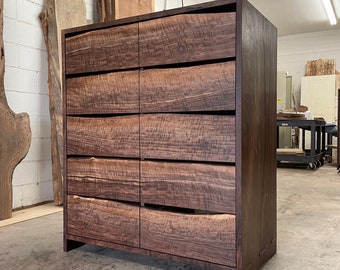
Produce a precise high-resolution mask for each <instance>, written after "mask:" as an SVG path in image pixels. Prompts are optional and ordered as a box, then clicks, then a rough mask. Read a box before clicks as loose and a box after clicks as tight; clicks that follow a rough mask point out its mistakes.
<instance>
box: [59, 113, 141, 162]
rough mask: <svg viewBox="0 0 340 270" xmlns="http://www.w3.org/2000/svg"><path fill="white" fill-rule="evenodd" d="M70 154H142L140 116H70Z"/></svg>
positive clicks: (68, 121) (68, 127)
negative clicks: (140, 147) (140, 149)
mask: <svg viewBox="0 0 340 270" xmlns="http://www.w3.org/2000/svg"><path fill="white" fill-rule="evenodd" d="M66 150H67V154H68V155H86V156H111V157H134V158H138V157H139V116H138V115H132V116H117V117H107V118H88V117H72V116H69V117H67V149H66Z"/></svg>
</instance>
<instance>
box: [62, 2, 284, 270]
mask: <svg viewBox="0 0 340 270" xmlns="http://www.w3.org/2000/svg"><path fill="white" fill-rule="evenodd" d="M276 39H277V37H276V28H275V27H273V25H272V24H271V23H270V22H268V21H267V20H266V19H265V18H264V17H263V16H262V15H261V14H260V13H259V12H258V11H257V10H256V9H255V8H254V7H253V6H252V5H250V4H249V3H248V2H247V1H238V0H237V1H235V0H233V1H232V0H223V1H222V0H220V1H214V2H209V3H205V4H200V5H195V6H190V7H185V8H180V9H174V10H169V11H164V12H159V13H153V14H148V15H143V16H138V17H133V18H128V19H121V20H117V21H112V22H109V23H100V24H95V25H91V26H85V27H78V28H73V29H68V30H65V31H64V32H63V50H64V51H63V68H64V72H63V76H64V78H63V80H64V96H63V98H64V99H63V103H64V119H63V120H64V161H65V163H64V179H65V202H64V210H65V211H64V222H65V223H64V226H65V229H64V239H65V242H64V244H65V245H64V248H65V251H68V250H71V249H73V248H76V247H78V246H80V245H81V244H83V243H90V244H95V245H100V246H105V247H110V248H114V249H119V250H125V251H129V252H134V253H140V254H144V255H150V256H154V257H158V258H163V259H168V260H173V261H177V262H183V263H187V264H193V265H198V266H201V267H203V268H205V269H225V270H226V269H247V270H250V269H259V267H260V266H261V265H262V264H263V263H264V262H266V261H267V260H268V259H269V258H270V257H272V256H273V255H274V254H275V252H276Z"/></svg>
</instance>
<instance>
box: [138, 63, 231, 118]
mask: <svg viewBox="0 0 340 270" xmlns="http://www.w3.org/2000/svg"><path fill="white" fill-rule="evenodd" d="M207 74H209V75H207ZM140 84H141V86H140V99H141V102H140V105H141V112H142V113H147V112H190V111H196V112H204V111H209V112H212V111H232V110H235V61H227V62H222V63H214V64H205V65H195V66H189V67H168V68H153V69H143V70H141V71H140Z"/></svg>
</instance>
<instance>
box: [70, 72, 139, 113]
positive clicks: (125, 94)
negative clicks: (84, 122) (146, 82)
mask: <svg viewBox="0 0 340 270" xmlns="http://www.w3.org/2000/svg"><path fill="white" fill-rule="evenodd" d="M138 75H139V74H138V71H125V72H113V73H108V74H101V75H93V76H83V77H76V78H69V79H66V88H67V92H66V102H67V113H68V114H106V113H111V114H113V113H138V112H139V85H138V82H139V79H138Z"/></svg>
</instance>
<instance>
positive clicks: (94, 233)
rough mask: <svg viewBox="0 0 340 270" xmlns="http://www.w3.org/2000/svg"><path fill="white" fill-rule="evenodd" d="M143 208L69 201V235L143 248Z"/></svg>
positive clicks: (95, 201) (99, 202)
mask: <svg viewBox="0 0 340 270" xmlns="http://www.w3.org/2000/svg"><path fill="white" fill-rule="evenodd" d="M139 211H140V210H139V207H137V206H132V205H128V204H123V203H118V202H114V201H107V200H98V199H92V198H82V197H78V196H68V197H67V234H71V235H77V236H82V237H86V238H91V239H98V240H102V241H106V242H114V243H118V244H122V245H128V246H134V247H138V246H139V214H140V213H139Z"/></svg>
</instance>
